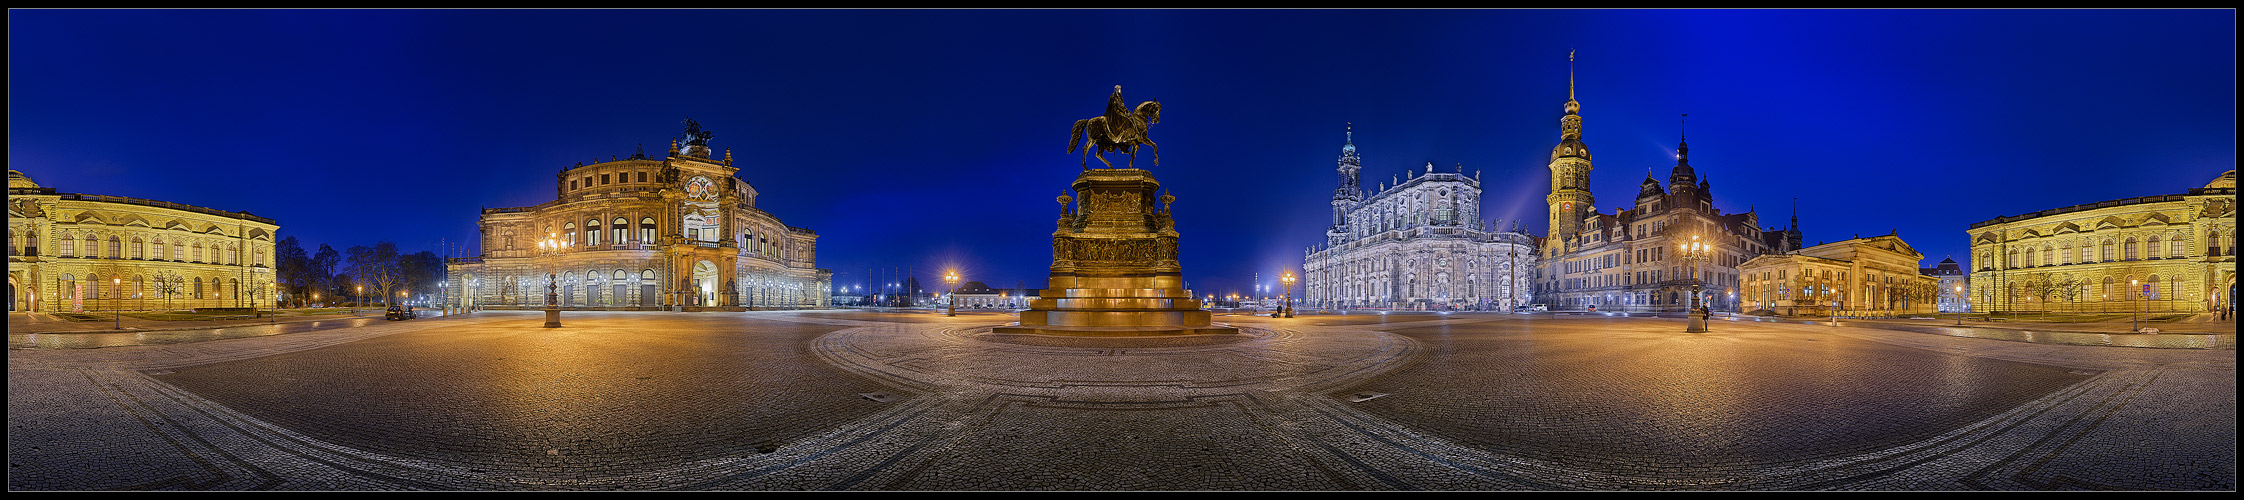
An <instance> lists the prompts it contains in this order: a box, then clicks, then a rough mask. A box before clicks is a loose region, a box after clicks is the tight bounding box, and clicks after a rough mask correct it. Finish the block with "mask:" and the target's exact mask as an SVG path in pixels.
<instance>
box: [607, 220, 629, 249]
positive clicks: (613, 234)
mask: <svg viewBox="0 0 2244 500" xmlns="http://www.w3.org/2000/svg"><path fill="white" fill-rule="evenodd" d="M630 225H631V223H630V222H628V221H625V220H623V218H622V217H617V218H616V220H614V221H611V222H609V223H608V236H609V239H611V240H614V241H612V242H611V243H614V244H617V245H621V244H623V242H624V237H625V236H626V235H628V234H629V233H627V232H626V231H628V230H629V229H630V228H629V226H630Z"/></svg>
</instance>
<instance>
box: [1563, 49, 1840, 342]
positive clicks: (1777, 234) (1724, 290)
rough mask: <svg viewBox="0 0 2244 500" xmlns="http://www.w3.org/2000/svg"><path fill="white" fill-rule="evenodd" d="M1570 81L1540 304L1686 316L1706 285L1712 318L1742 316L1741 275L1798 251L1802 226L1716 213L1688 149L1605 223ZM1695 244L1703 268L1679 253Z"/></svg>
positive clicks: (1683, 145)
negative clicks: (1664, 179)
mask: <svg viewBox="0 0 2244 500" xmlns="http://www.w3.org/2000/svg"><path fill="white" fill-rule="evenodd" d="M1567 79H1568V84H1567V91H1566V93H1567V95H1566V114H1565V115H1564V116H1562V117H1560V118H1559V142H1558V145H1557V146H1556V147H1553V148H1551V154H1550V164H1549V167H1550V171H1551V190H1550V195H1548V196H1546V197H1545V198H1544V201H1545V202H1547V203H1548V206H1549V208H1550V211H1549V213H1550V230H1549V231H1550V232H1549V233H1548V235H1547V236H1545V238H1544V239H1543V244H1542V248H1541V251H1542V259H1541V261H1540V262H1538V263H1537V264H1536V265H1537V267H1536V273H1535V296H1536V298H1537V299H1536V300H1537V303H1540V304H1545V305H1548V306H1550V308H1551V309H1554V310H1584V309H1588V308H1590V307H1591V306H1596V307H1597V309H1598V310H1600V311H1681V310H1683V309H1685V308H1687V307H1689V305H1690V302H1691V301H1690V293H1691V289H1692V285H1693V284H1700V285H1702V287H1701V290H1702V293H1703V294H1704V295H1703V298H1702V300H1705V301H1706V303H1707V304H1708V306H1709V307H1710V308H1711V309H1713V310H1718V311H1736V310H1738V304H1739V302H1738V300H1739V299H1738V297H1739V294H1740V293H1741V291H1740V289H1739V281H1738V275H1739V274H1738V269H1737V266H1738V265H1739V264H1743V263H1745V261H1747V260H1749V259H1752V258H1753V257H1756V256H1760V255H1764V254H1772V253H1784V252H1787V251H1791V250H1793V249H1797V248H1799V247H1800V221H1799V217H1798V216H1794V217H1793V218H1792V225H1791V227H1789V228H1775V227H1771V228H1767V229H1763V228H1761V227H1760V223H1761V219H1760V215H1759V214H1758V213H1756V212H1755V211H1753V210H1747V211H1746V212H1744V213H1735V214H1725V213H1722V211H1721V209H1718V208H1715V207H1714V191H1713V186H1712V184H1711V183H1709V182H1708V181H1707V179H1705V178H1703V177H1700V176H1699V175H1698V173H1697V171H1696V170H1694V169H1693V168H1692V167H1691V161H1690V146H1689V144H1688V143H1687V142H1686V141H1682V140H1678V141H1677V143H1676V146H1675V167H1674V168H1672V169H1670V171H1669V172H1670V173H1669V175H1668V183H1667V186H1666V187H1662V186H1661V185H1660V181H1659V180H1657V179H1654V178H1653V177H1652V175H1651V173H1650V172H1646V173H1645V175H1644V182H1642V183H1641V184H1639V185H1638V189H1637V193H1636V198H1635V199H1634V200H1633V203H1632V204H1628V205H1624V207H1625V208H1616V209H1614V210H1613V212H1612V213H1599V212H1598V210H1597V208H1596V207H1595V203H1596V197H1594V196H1592V195H1591V193H1590V187H1589V186H1590V182H1589V179H1590V177H1589V176H1590V170H1591V163H1590V152H1589V146H1588V145H1587V144H1584V143H1583V142H1582V117H1581V109H1582V105H1581V103H1580V102H1578V101H1576V100H1575V99H1574V90H1573V83H1572V79H1573V77H1572V76H1568V77H1567ZM1694 236H1695V237H1698V238H1699V239H1698V241H1701V242H1706V243H1711V244H1713V245H1714V251H1713V252H1711V253H1710V254H1709V255H1708V259H1707V260H1706V261H1704V262H1698V263H1691V262H1686V261H1685V259H1684V258H1683V257H1684V256H1683V255H1681V254H1679V253H1678V252H1677V250H1676V249H1677V246H1678V244H1679V243H1682V242H1689V241H1693V240H1692V238H1693V237H1694ZM1694 264H1695V265H1694Z"/></svg>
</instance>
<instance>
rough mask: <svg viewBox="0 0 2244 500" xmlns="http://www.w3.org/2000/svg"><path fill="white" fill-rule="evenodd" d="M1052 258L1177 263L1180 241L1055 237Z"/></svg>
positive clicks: (1159, 263) (1075, 261)
mask: <svg viewBox="0 0 2244 500" xmlns="http://www.w3.org/2000/svg"><path fill="white" fill-rule="evenodd" d="M1052 259H1053V260H1054V261H1055V263H1065V264H1069V265H1073V264H1078V263H1084V262H1098V263H1113V264H1130V265H1174V264H1175V263H1176V260H1177V255H1176V242H1175V241H1174V240H1171V239H1168V238H1159V239H1142V238H1140V239H1089V238H1064V237H1063V238H1053V239H1052Z"/></svg>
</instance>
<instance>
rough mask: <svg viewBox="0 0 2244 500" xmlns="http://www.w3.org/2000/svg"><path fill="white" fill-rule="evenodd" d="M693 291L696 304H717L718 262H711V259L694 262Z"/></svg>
mask: <svg viewBox="0 0 2244 500" xmlns="http://www.w3.org/2000/svg"><path fill="white" fill-rule="evenodd" d="M692 293H693V294H694V297H696V300H694V304H696V305H702V306H714V305H717V265H716V264H714V263H711V262H709V261H706V260H704V261H700V262H695V263H694V264H693V291H692Z"/></svg>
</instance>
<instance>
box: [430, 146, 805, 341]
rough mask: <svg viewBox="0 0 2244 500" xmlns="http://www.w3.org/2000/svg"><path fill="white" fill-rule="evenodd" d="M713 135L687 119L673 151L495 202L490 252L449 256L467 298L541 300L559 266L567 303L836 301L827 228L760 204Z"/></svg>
mask: <svg viewBox="0 0 2244 500" xmlns="http://www.w3.org/2000/svg"><path fill="white" fill-rule="evenodd" d="M708 139H709V133H708V132H707V131H703V130H701V128H700V124H698V123H694V122H693V121H692V120H687V128H686V135H685V137H684V138H683V141H682V142H683V144H680V141H673V142H672V144H671V147H670V153H669V154H668V155H667V156H666V157H663V158H653V157H649V156H647V155H646V154H645V152H644V151H641V152H637V153H634V154H632V155H631V156H630V157H628V158H621V159H616V160H612V161H607V162H597V163H592V164H589V165H588V164H581V163H580V164H577V165H573V166H570V167H567V168H563V169H561V171H560V172H559V173H557V174H555V176H554V190H555V194H556V199H555V200H553V201H551V202H546V203H543V204H539V205H536V206H530V207H513V208H487V209H484V210H483V214H482V217H481V218H480V220H479V221H478V225H479V226H480V227H481V231H482V233H481V239H482V253H481V254H480V255H479V256H477V257H473V258H465V259H453V260H452V261H451V263H450V264H449V266H448V268H449V271H450V276H449V278H450V283H448V286H449V287H451V288H452V289H454V290H460V291H464V292H465V293H460V294H456V295H455V296H456V297H457V299H456V300H458V302H457V303H456V304H455V305H457V306H462V307H469V308H541V307H544V305H545V300H546V292H547V284H548V277H549V276H551V277H552V278H554V281H555V284H556V286H555V287H554V291H555V292H556V293H557V294H558V295H559V296H558V298H557V302H558V303H559V304H560V306H561V307H562V308H565V309H615V310H653V309H693V310H703V309H721V310H744V309H748V308H754V309H772V308H814V307H827V306H829V305H830V303H829V302H828V301H829V300H830V299H831V296H830V295H828V294H827V293H826V290H827V289H829V287H830V286H831V281H832V276H833V273H832V272H830V271H827V270H824V269H818V268H817V256H818V233H816V232H812V231H811V230H809V229H804V228H800V227H794V226H789V225H787V224H786V223H784V222H782V221H780V219H779V217H778V216H776V215H773V214H771V213H770V212H766V211H764V210H763V209H761V208H758V207H757V206H756V196H757V191H756V188H755V187H754V186H751V185H750V184H749V183H748V181H746V180H742V179H740V178H739V177H737V176H736V174H738V173H739V171H740V169H739V168H736V167H734V166H733V160H732V152H731V151H729V150H728V151H726V152H725V154H724V159H722V160H717V159H712V158H710V149H709V147H708V144H707V143H708ZM541 242H551V243H555V244H558V245H557V246H558V247H557V248H556V247H555V246H541V245H540V243H541Z"/></svg>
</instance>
